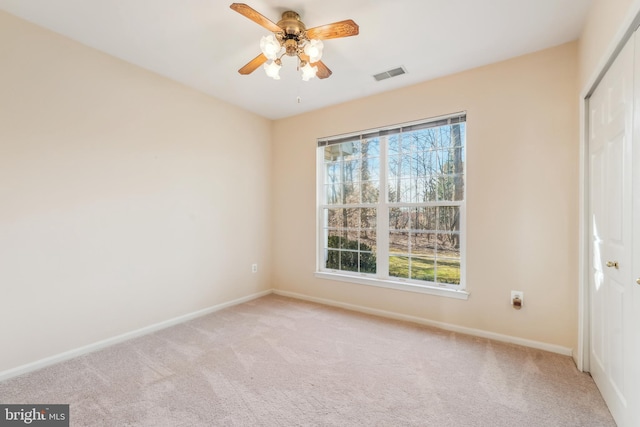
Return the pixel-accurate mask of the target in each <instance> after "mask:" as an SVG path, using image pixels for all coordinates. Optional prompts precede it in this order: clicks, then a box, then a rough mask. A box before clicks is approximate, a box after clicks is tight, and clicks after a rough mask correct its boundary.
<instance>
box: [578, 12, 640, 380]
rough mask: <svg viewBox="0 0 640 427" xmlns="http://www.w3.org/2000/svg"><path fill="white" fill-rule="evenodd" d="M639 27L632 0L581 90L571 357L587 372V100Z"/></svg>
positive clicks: (588, 344) (588, 322) (588, 343)
mask: <svg viewBox="0 0 640 427" xmlns="http://www.w3.org/2000/svg"><path fill="white" fill-rule="evenodd" d="M639 26H640V0H634V1H633V4H632V5H631V6H630V7H629V11H628V12H627V15H626V16H625V19H624V21H622V23H621V24H620V27H619V28H618V31H617V32H616V34H615V36H614V38H613V39H612V41H611V43H610V44H609V46H608V48H607V50H606V51H605V53H604V55H603V57H602V58H601V59H600V61H599V62H598V65H597V67H596V69H595V71H594V73H593V74H592V75H591V76H590V77H589V79H588V80H587V83H586V85H585V87H584V88H581V90H580V160H579V161H580V165H579V205H578V206H579V212H580V218H579V223H578V224H579V241H578V260H579V261H578V270H579V271H578V283H579V286H578V346H577V348H576V349H575V351H574V354H573V358H574V360H575V362H576V365H577V367H578V369H579V370H580V371H583V372H589V370H590V362H589V354H590V348H589V346H590V340H589V337H590V333H591V329H590V315H589V312H590V310H589V307H590V298H589V274H590V273H589V252H590V251H589V244H590V238H589V219H588V215H589V111H590V110H589V100H590V98H591V95H592V94H593V92H594V91H595V89H596V87H597V86H598V84H599V83H600V81H601V80H602V78H603V77H604V75H605V74H606V72H607V71H608V70H609V68H610V67H611V64H613V61H614V60H615V59H616V57H617V56H618V54H619V53H620V51H621V50H622V49H623V48H624V46H625V44H626V43H627V41H628V40H629V39H630V38H631V37H632V36H633V33H634V32H635V30H636V29H637V28H638V27H639Z"/></svg>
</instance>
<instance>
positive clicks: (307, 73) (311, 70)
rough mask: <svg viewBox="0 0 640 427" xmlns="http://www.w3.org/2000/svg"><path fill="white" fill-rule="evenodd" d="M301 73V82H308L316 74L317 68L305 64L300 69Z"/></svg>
mask: <svg viewBox="0 0 640 427" xmlns="http://www.w3.org/2000/svg"><path fill="white" fill-rule="evenodd" d="M300 70H301V71H302V80H304V81H305V82H308V81H309V79H312V78H314V77H315V76H316V74H317V73H318V67H312V66H311V64H307V65H305V66H304V67H302V68H301V69H300Z"/></svg>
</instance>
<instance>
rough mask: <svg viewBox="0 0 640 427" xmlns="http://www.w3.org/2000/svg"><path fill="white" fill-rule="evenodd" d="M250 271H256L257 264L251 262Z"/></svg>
mask: <svg viewBox="0 0 640 427" xmlns="http://www.w3.org/2000/svg"><path fill="white" fill-rule="evenodd" d="M251 272H252V273H257V272H258V264H251Z"/></svg>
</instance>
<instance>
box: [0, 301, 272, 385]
mask: <svg viewBox="0 0 640 427" xmlns="http://www.w3.org/2000/svg"><path fill="white" fill-rule="evenodd" d="M272 292H273V291H272V290H271V289H269V290H266V291H262V292H258V293H255V294H251V295H248V296H246V297H242V298H238V299H235V300H233V301H228V302H225V303H222V304H217V305H214V306H211V307H208V308H205V309H202V310H198V311H194V312H193V313H187V314H184V315H182V316H178V317H174V318H173V319H169V320H165V321H162V322H159V323H156V324H153V325H150V326H146V327H144V328H140V329H136V330H135V331H131V332H127V333H124V334H122V335H117V336H115V337H112V338H107V339H105V340H102V341H98V342H95V343H93V344H89V345H85V346H83V347H79V348H75V349H73V350H69V351H65V352H64V353H59V354H56V355H53V356H50V357H46V358H44V359H40V360H36V361H35V362H32V363H27V364H26V365H22V366H18V367H16V368H12V369H8V370H6V371H2V372H0V381H3V380H7V379H9V378H13V377H17V376H18V375H22V374H26V373H28V372H32V371H36V370H38V369H42V368H44V367H47V366H50V365H54V364H56V363H60V362H64V361H65V360H69V359H73V358H74V357H78V356H82V355H84V354H87V353H91V352H94V351H96V350H100V349H103V348H105V347H109V346H112V345H114V344H118V343H121V342H123V341H127V340H130V339H132V338H136V337H139V336H142V335H147V334H150V333H152V332H155V331H159V330H160V329H165V328H168V327H170V326H174V325H177V324H179V323H183V322H186V321H189V320H192V319H195V318H196V317H201V316H205V315H207V314H210V313H214V312H216V311H219V310H222V309H224V308H227V307H231V306H234V305H238V304H242V303H245V302H247V301H251V300H254V299H257V298H260V297H263V296H265V295H269V294H270V293H272Z"/></svg>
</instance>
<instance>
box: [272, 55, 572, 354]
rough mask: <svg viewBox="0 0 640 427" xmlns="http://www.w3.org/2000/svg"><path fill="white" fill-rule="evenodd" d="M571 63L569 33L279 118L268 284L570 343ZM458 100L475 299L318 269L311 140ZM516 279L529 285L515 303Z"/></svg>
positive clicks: (408, 117)
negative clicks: (506, 56) (547, 45)
mask: <svg viewBox="0 0 640 427" xmlns="http://www.w3.org/2000/svg"><path fill="white" fill-rule="evenodd" d="M577 72H578V70H577V43H570V44H566V45H563V46H559V47H557V48H553V49H549V50H545V51H542V52H538V53H534V54H530V55H527V56H523V57H520V58H516V59H512V60H509V61H506V62H501V63H498V64H494V65H490V66H486V67H482V68H478V69H474V70H471V71H468V72H464V73H460V74H457V75H453V76H449V77H445V78H441V79H438V80H434V81H429V82H425V83H422V84H419V85H415V86H412V87H408V88H405V89H400V90H395V91H392V92H388V93H385V94H382V95H377V96H372V97H368V98H365V99H361V100H358V101H354V102H349V103H345V104H341V105H337V106H334V107H331V108H327V109H324V110H320V111H317V112H313V113H309V114H305V115H301V116H298V117H293V118H289V119H283V120H279V121H277V122H275V124H274V131H273V144H274V145H273V154H272V159H273V165H272V173H273V178H272V179H273V228H274V230H273V233H274V234H273V236H274V239H273V255H272V256H273V261H274V262H273V285H274V287H276V288H277V289H280V290H284V291H289V292H296V293H299V294H304V295H308V296H313V297H317V298H325V299H331V300H337V301H341V302H344V303H349V304H356V305H361V306H365V307H369V308H373V309H380V310H386V311H392V312H397V313H401V314H405V315H410V316H417V317H420V318H424V319H428V320H434V321H439V322H447V323H451V324H455V325H458V326H463V327H469V328H476V329H481V330H484V331H489V332H494V333H499V334H506V335H510V336H515V337H520V338H524V339H529V340H535V341H539V342H543V343H548V344H552V345H558V346H564V347H568V348H574V347H575V346H576V342H577V277H576V272H577V262H578V260H577V253H576V247H577V235H578V234H577V233H578V228H577V219H578V194H577V189H578V104H577V102H576V100H577V94H578V88H577V82H576V76H577ZM382 84H384V83H382ZM463 110H465V111H467V114H468V115H467V135H468V136H467V138H468V139H467V147H468V148H467V159H468V164H467V236H468V238H467V281H468V290H469V291H470V292H471V296H470V298H469V299H468V300H467V301H461V300H455V299H450V298H445V297H438V296H432V295H424V294H416V293H410V292H403V291H396V290H391V289H383V288H377V287H370V286H364V285H356V284H349V283H343V282H334V281H329V280H323V279H316V278H314V275H313V273H314V270H315V241H316V240H315V198H316V187H315V183H316V180H315V158H316V157H315V156H316V148H315V142H316V138H318V137H322V136H329V135H336V134H340V133H345V132H351V131H357V130H363V129H368V128H373V127H376V126H383V125H389V124H394V123H400V122H406V121H412V120H416V119H421V118H428V117H433V116H438V115H443V114H447V113H453V112H457V111H463ZM512 289H513V290H522V291H524V294H525V307H524V308H523V309H522V310H520V311H517V310H514V309H513V308H511V306H510V305H509V303H508V301H509V296H510V290H512Z"/></svg>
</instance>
